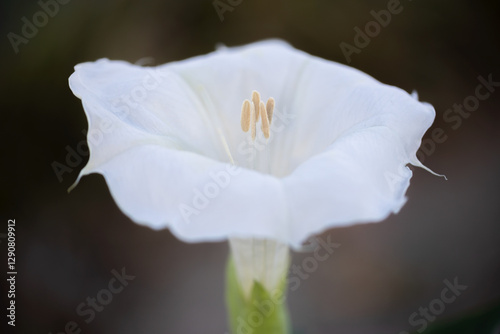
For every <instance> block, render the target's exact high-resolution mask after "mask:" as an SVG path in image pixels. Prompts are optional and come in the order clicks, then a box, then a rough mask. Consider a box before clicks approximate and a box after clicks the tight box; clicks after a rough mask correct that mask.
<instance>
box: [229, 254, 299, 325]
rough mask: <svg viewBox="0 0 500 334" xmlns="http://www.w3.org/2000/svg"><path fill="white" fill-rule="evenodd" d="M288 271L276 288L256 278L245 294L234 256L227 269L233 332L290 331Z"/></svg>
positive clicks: (230, 317) (230, 322)
mask: <svg viewBox="0 0 500 334" xmlns="http://www.w3.org/2000/svg"><path fill="white" fill-rule="evenodd" d="M286 286H287V284H286V273H285V275H284V277H283V280H282V283H281V284H280V286H279V287H278V288H277V289H275V290H274V291H267V290H266V289H265V287H264V286H263V285H262V284H261V283H260V282H257V281H255V282H254V285H253V287H252V291H251V293H250V296H248V297H245V296H244V294H243V291H242V289H241V286H240V283H239V281H238V275H237V273H236V269H235V266H234V263H233V260H232V258H230V259H229V261H228V264H227V270H226V304H227V309H228V312H229V325H230V328H231V332H232V334H289V333H290V321H289V316H288V309H287V307H286V303H285V294H286Z"/></svg>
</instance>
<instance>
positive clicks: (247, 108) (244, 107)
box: [241, 100, 251, 132]
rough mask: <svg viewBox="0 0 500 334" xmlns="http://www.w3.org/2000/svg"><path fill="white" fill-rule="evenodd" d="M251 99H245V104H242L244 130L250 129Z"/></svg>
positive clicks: (242, 127)
mask: <svg viewBox="0 0 500 334" xmlns="http://www.w3.org/2000/svg"><path fill="white" fill-rule="evenodd" d="M250 109H251V105H250V101H248V100H245V101H243V105H242V106H241V129H242V130H243V132H248V130H249V129H250Z"/></svg>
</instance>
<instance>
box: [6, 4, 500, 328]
mask: <svg viewBox="0 0 500 334" xmlns="http://www.w3.org/2000/svg"><path fill="white" fill-rule="evenodd" d="M47 4H52V5H51V6H49V5H47ZM54 4H56V6H54ZM0 6H1V7H0V13H1V14H0V15H1V20H0V29H1V34H2V36H3V37H2V43H1V56H0V57H1V62H0V66H1V89H0V106H1V122H0V127H1V135H2V138H1V140H2V152H3V154H2V164H1V175H2V187H1V188H2V193H1V196H2V197H1V201H0V206H1V218H2V220H1V225H0V233H6V231H7V220H8V219H15V220H16V225H17V229H16V239H17V251H16V256H17V271H18V276H17V282H16V283H17V285H16V303H17V318H16V327H15V331H13V328H11V327H10V326H9V327H8V328H7V326H6V318H5V316H4V315H3V316H2V323H1V326H2V328H5V330H2V333H3V332H7V333H10V332H17V333H53V334H56V333H72V332H74V333H79V332H78V331H77V330H76V329H73V328H72V326H78V327H75V328H77V329H80V330H81V333H95V334H99V333H123V334H128V333H215V334H219V333H220V334H224V333H226V332H227V326H226V311H225V306H224V268H225V262H226V259H227V255H228V248H227V244H226V243H206V244H186V243H183V242H180V241H179V240H177V239H176V238H175V237H173V236H172V235H171V233H170V232H169V231H167V230H164V231H159V232H158V231H152V230H150V229H147V228H144V227H140V226H138V225H136V224H134V223H133V222H131V221H130V219H128V218H127V217H126V216H125V215H124V214H122V213H121V212H120V210H119V209H118V208H117V206H116V205H115V203H114V201H113V199H112V198H111V196H110V194H109V191H108V189H107V186H106V184H105V182H104V180H103V178H102V177H101V176H99V175H91V176H87V177H85V178H83V179H82V181H81V182H80V184H79V186H78V187H77V188H76V189H75V190H74V191H72V192H71V193H70V194H68V193H67V191H66V190H67V188H68V187H69V186H70V185H71V184H72V183H73V182H74V181H75V179H76V177H77V175H78V172H79V171H80V169H81V168H82V167H83V166H84V165H85V162H86V160H87V158H88V157H87V156H86V154H80V157H81V161H79V160H78V159H76V160H75V161H74V163H73V164H72V166H68V165H67V163H66V162H65V161H66V155H67V154H68V150H71V149H73V150H77V149H79V150H80V152H85V145H84V143H85V138H86V137H85V131H86V129H87V122H86V119H85V115H84V113H83V109H82V107H81V104H80V100H79V99H77V98H76V97H74V96H73V94H72V93H71V91H70V90H69V88H68V84H67V79H68V77H69V75H70V74H71V73H72V72H73V66H74V65H75V64H77V63H80V62H85V61H93V60H96V59H98V58H102V57H108V58H111V59H123V60H127V61H130V62H136V61H138V60H141V59H142V60H143V61H144V58H145V57H149V58H148V59H147V60H146V61H147V62H148V65H154V64H163V63H165V62H169V61H174V60H181V59H185V58H187V57H191V56H195V55H199V54H204V53H208V52H210V51H212V50H213V49H214V47H215V45H216V44H217V43H224V44H226V45H229V46H232V45H240V44H246V43H249V42H252V41H256V40H261V39H265V38H271V37H277V38H282V39H285V40H287V41H288V42H290V43H291V44H292V45H294V46H295V47H297V48H299V49H301V50H304V51H306V52H308V53H311V54H313V55H317V56H320V57H323V58H326V59H329V60H333V61H337V62H340V63H345V64H347V63H348V61H349V60H350V63H349V65H350V66H353V67H355V68H358V69H360V70H362V71H365V72H366V73H368V74H370V75H372V76H373V77H375V78H376V79H378V80H380V81H382V82H384V83H388V84H391V85H395V86H399V87H401V88H403V89H405V90H407V91H409V92H411V91H413V90H417V91H418V93H419V96H420V99H421V100H423V101H428V102H430V103H432V104H433V105H434V107H435V108H436V112H437V115H436V121H435V124H434V125H433V127H432V129H438V130H437V132H438V133H440V135H439V136H438V137H439V140H435V139H433V137H432V131H433V130H432V129H431V130H430V131H429V132H428V133H427V135H426V141H425V145H424V146H423V148H422V150H421V151H420V154H419V156H420V158H421V160H423V161H424V162H425V164H426V165H427V166H428V167H430V168H431V169H433V170H435V171H436V172H439V173H443V174H446V176H447V177H448V181H445V180H444V179H443V178H439V177H436V176H433V175H431V174H429V173H427V172H425V171H423V170H420V169H414V177H413V178H412V185H411V187H410V189H409V192H408V194H407V195H408V197H409V201H408V203H407V204H406V206H405V207H404V208H403V209H402V211H401V212H400V213H399V214H398V215H395V216H391V217H390V218H389V219H387V220H386V221H384V222H382V223H379V224H371V225H358V226H354V227H349V228H342V229H334V230H331V231H327V232H326V233H324V234H323V235H322V236H321V238H323V239H324V240H326V239H327V238H330V239H331V240H332V241H333V242H335V243H339V244H341V246H340V247H339V248H338V249H336V250H335V252H334V253H333V254H332V255H331V256H330V257H329V258H328V259H327V260H326V261H323V262H321V263H319V264H318V268H317V269H316V270H314V271H313V272H311V273H310V274H309V275H308V277H307V278H306V279H303V280H302V281H301V284H300V286H299V287H298V288H297V289H295V290H294V291H290V292H289V294H288V304H289V308H290V312H291V316H292V320H293V327H294V333H297V334H298V333H301V334H302V333H304V334H306V333H307V334H316V333H318V334H322V333H342V334H344V333H345V334H365V333H370V334H392V333H394V334H400V333H401V334H402V333H414V332H417V331H419V332H423V333H428V334H432V333H471V334H472V333H474V334H477V333H479V334H481V333H488V334H490V333H495V334H498V333H500V288H499V284H500V233H499V232H500V226H499V222H500V221H499V218H500V205H499V200H500V173H499V172H500V155H499V153H500V149H499V148H500V147H499V144H500V136H499V135H498V133H499V131H498V128H499V126H500V116H499V114H500V110H499V106H500V87H494V86H491V87H490V89H491V90H490V92H491V94H490V95H489V96H488V98H486V99H484V100H481V101H479V104H478V105H472V107H471V106H470V105H469V109H473V111H471V112H470V113H469V112H467V113H466V114H465V113H464V115H465V116H457V115H460V114H454V117H455V120H454V121H453V122H451V121H450V120H448V121H446V119H445V115H446V114H445V112H446V110H447V109H449V108H452V107H453V105H454V104H457V105H460V104H463V103H464V101H467V102H466V103H471V101H472V102H473V101H474V99H473V98H470V96H474V95H475V90H476V87H477V86H478V84H480V81H479V79H478V77H479V76H482V77H483V78H485V79H486V80H488V76H491V78H490V79H491V80H493V81H495V82H500V66H499V54H500V39H499V32H500V20H499V19H498V18H499V17H500V16H499V15H500V3H499V2H498V1H486V0H483V1H473V0H443V1H431V0H419V1H410V0H401V4H400V8H402V9H401V10H400V12H399V13H398V14H393V15H392V18H391V22H390V23H389V24H387V25H386V27H381V29H380V31H379V32H378V33H377V34H375V33H373V32H372V35H375V36H374V37H372V38H370V42H369V44H368V45H366V46H364V47H362V48H358V51H359V52H355V53H352V54H351V55H350V56H349V57H346V56H345V52H343V51H342V49H341V47H340V45H341V43H342V42H344V43H347V44H350V45H351V46H355V41H354V39H355V35H356V32H355V30H354V28H355V27H358V28H359V29H362V30H364V29H365V25H366V24H367V23H369V22H370V21H374V16H373V15H372V14H371V13H370V12H371V11H375V12H378V11H380V10H385V9H387V8H388V1H387V0H371V1H368V0H365V1H362V0H338V1H331V0H307V1H305V0H302V1H300V0H289V1H285V0H283V1H269V0H241V1H237V0H232V1H228V0H220V1H215V2H214V1H211V0H209V1H201V0H198V1H196V0H183V1H173V0H168V1H165V0H162V1H160V0H145V1H131V0H106V1H104V0H85V1H83V0H64V1H63V0H59V2H55V1H53V0H41V2H37V1H21V0H17V1H14V0H2V2H1V5H0ZM216 7H217V8H219V9H216ZM44 8H45V9H44ZM40 12H41V13H42V14H40ZM44 12H45V13H46V14H43V13H44ZM26 22H28V23H37V25H38V27H37V26H34V28H35V29H31V30H30V28H29V27H28V25H29V24H27V23H26ZM25 26H26V27H25ZM344 45H345V44H344ZM348 58H350V59H348ZM481 92H483V93H484V92H486V90H483V91H481ZM457 117H458V120H457ZM458 123H460V124H458ZM439 129H441V130H439ZM54 162H57V163H61V164H62V165H66V166H67V167H68V169H67V170H66V172H65V173H63V174H62V175H60V177H59V178H58V176H57V175H56V173H55V172H54V167H53V166H54ZM0 241H1V244H0V249H1V250H2V252H1V254H2V259H1V261H2V265H1V266H0V267H1V268H6V265H4V264H6V261H7V260H6V249H7V245H6V239H5V235H4V234H0ZM310 256H311V254H308V253H304V254H294V255H293V263H294V264H296V265H299V266H300V265H302V264H303V263H305V262H304V261H307V260H306V259H307V258H308V257H310ZM122 268H125V272H126V274H127V275H131V276H135V278H134V279H133V280H131V281H129V282H128V285H127V286H126V287H125V288H124V289H123V290H122V291H121V292H120V293H118V294H115V295H113V296H112V300H111V301H110V302H109V304H107V305H105V306H104V308H103V309H102V310H101V311H100V312H96V313H95V316H94V317H93V319H92V320H91V321H89V322H88V323H87V322H86V321H85V320H88V319H89V317H90V315H88V314H87V315H86V316H85V317H82V316H80V315H79V314H77V307H78V306H79V305H80V304H81V303H85V302H86V300H87V298H88V297H91V298H92V297H96V296H97V295H98V293H99V292H100V291H102V289H106V288H107V287H108V283H109V281H110V279H111V278H112V277H114V274H113V270H115V271H118V272H121V271H122ZM6 271H7V270H6V269H4V270H2V274H1V275H2V276H1V277H3V278H2V285H1V286H2V307H1V308H2V310H4V311H2V312H5V307H6V306H5V305H7V304H6V303H7V298H6V295H7V284H6V283H5V282H6V280H5V275H6ZM445 280H448V282H450V283H451V284H453V283H454V281H458V283H459V284H460V285H462V286H466V288H465V290H463V291H461V292H460V295H459V296H457V297H456V299H455V300H454V301H453V302H451V303H449V304H443V305H444V309H441V308H440V303H439V302H436V299H437V300H439V299H441V293H442V291H443V289H444V288H445V287H446V283H444V281H445ZM102 296H104V295H103V293H101V297H102ZM102 298H105V297H102ZM420 307H426V308H429V307H431V309H432V308H433V309H434V311H435V313H428V317H427V318H426V317H425V316H423V315H421V314H420V313H419V312H420V311H419V309H420ZM414 312H417V316H415V315H414ZM412 315H413V316H414V318H413V322H411V319H410V318H411V317H412ZM72 321H74V323H75V324H76V325H73V324H72V323H71V322H72ZM68 324H70V325H68ZM424 325H425V326H424ZM68 326H69V327H68ZM424 327H425V330H424ZM65 328H66V329H65ZM68 328H69V329H68Z"/></svg>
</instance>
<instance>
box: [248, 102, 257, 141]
mask: <svg viewBox="0 0 500 334" xmlns="http://www.w3.org/2000/svg"><path fill="white" fill-rule="evenodd" d="M256 123H257V119H256V112H255V107H254V105H253V103H252V105H251V108H250V131H251V134H252V140H255V134H256V128H255V124H256Z"/></svg>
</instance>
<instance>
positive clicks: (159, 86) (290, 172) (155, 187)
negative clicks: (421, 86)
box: [69, 41, 435, 286]
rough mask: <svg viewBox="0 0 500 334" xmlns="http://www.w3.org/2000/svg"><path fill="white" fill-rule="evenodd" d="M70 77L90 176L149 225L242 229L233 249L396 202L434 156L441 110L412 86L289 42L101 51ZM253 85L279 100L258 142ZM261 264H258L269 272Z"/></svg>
mask: <svg viewBox="0 0 500 334" xmlns="http://www.w3.org/2000/svg"><path fill="white" fill-rule="evenodd" d="M69 82H70V86H71V89H72V90H73V92H74V94H75V95H76V96H78V97H79V98H81V99H82V102H83V106H84V109H85V112H86V114H87V118H88V121H89V134H88V141H89V147H90V152H91V154H90V160H89V162H88V164H87V166H86V167H85V168H84V169H83V170H82V171H81V174H80V177H81V176H82V175H86V174H90V173H100V174H102V175H103V176H104V177H105V179H106V182H107V184H108V186H109V189H110V191H111V194H112V196H113V198H114V199H115V201H116V203H117V204H118V206H119V207H120V208H121V209H122V210H123V211H124V212H125V213H126V214H127V215H128V216H129V217H130V218H131V219H132V220H134V221H135V222H137V223H139V224H144V225H147V226H149V227H152V228H155V229H160V228H165V227H168V228H170V230H171V231H172V232H173V233H174V234H175V235H176V236H177V237H178V238H180V239H182V240H184V241H190V242H196V241H215V240H223V239H228V238H231V239H232V240H233V242H232V246H233V250H235V249H249V248H248V246H249V245H250V244H251V242H252V240H270V241H271V242H274V244H273V247H276V248H277V249H283V248H282V247H281V246H282V245H285V246H288V245H289V246H291V247H300V245H301V243H302V242H303V241H304V240H306V239H307V238H308V237H309V236H311V235H312V234H315V233H319V232H321V231H324V230H325V229H328V228H332V227H337V226H346V225H350V224H354V223H362V222H377V221H381V220H383V219H384V218H386V217H387V216H388V215H389V214H390V213H395V212H398V210H400V208H401V207H402V206H403V204H404V203H405V201H406V198H405V192H406V190H407V188H408V186H409V180H410V178H411V176H412V172H411V170H410V169H409V168H407V167H406V165H407V164H409V163H411V164H413V165H415V166H420V167H423V166H422V165H421V164H420V162H419V161H418V160H417V158H416V151H417V149H418V148H419V146H420V142H421V139H422V136H423V134H424V133H425V131H426V130H427V129H428V128H429V127H430V125H431V124H432V122H433V120H434V116H435V112H434V109H433V108H432V106H430V105H429V104H425V103H420V102H418V101H417V99H415V98H413V97H412V96H410V95H409V94H407V93H406V92H405V91H403V90H401V89H398V88H396V87H392V86H388V85H384V84H382V83H380V82H378V81H376V80H375V79H373V78H372V77H370V76H368V75H366V74H364V73H362V72H360V71H357V70H355V69H352V68H350V67H347V66H344V65H341V64H337V63H334V62H330V61H326V60H323V59H320V58H317V57H313V56H311V55H309V54H306V53H304V52H301V51H298V50H296V49H294V48H292V47H291V46H289V45H288V44H286V43H284V42H280V41H264V42H259V43H254V44H250V45H247V46H243V47H237V48H221V49H219V50H217V51H215V52H213V53H210V54H208V55H204V56H199V57H195V58H191V59H187V60H184V61H179V62H172V63H168V64H166V65H163V66H159V67H155V68H147V67H140V66H135V65H132V64H130V63H127V62H123V61H110V60H107V59H101V60H98V61H96V62H92V63H83V64H79V65H77V66H76V67H75V72H74V73H73V74H72V75H71V77H70V80H69ZM253 91H256V92H259V93H260V96H261V99H262V101H264V102H266V101H268V99H269V98H274V103H275V106H274V113H273V116H272V120H271V122H270V125H269V129H267V128H266V125H265V124H262V121H263V118H262V117H261V118H260V121H259V120H257V124H256V129H255V136H256V138H255V140H253V139H252V129H250V130H249V131H248V132H244V131H243V130H242V128H241V125H240V124H241V123H245V122H250V123H251V120H250V119H249V118H248V117H249V116H244V119H243V121H242V120H241V116H242V115H241V110H242V103H243V101H244V100H245V99H248V100H251V97H252V92H253ZM254 94H255V93H254ZM254 97H255V96H254ZM248 103H250V102H248ZM270 103H271V104H272V102H270ZM257 107H260V104H259V103H250V104H249V105H248V104H246V107H245V108H250V109H248V113H250V111H251V110H253V112H254V114H255V113H256V110H257V109H259V108H257ZM245 108H244V109H245ZM268 109H271V106H269V108H268ZM261 116H262V115H261ZM245 117H246V118H245ZM264 121H265V120H264ZM264 123H265V122H264ZM243 126H244V127H245V126H246V125H245V124H243ZM250 127H251V125H250ZM266 137H269V139H267V138H266ZM235 166H238V167H235ZM242 240H246V242H247V244H246V245H245V241H243V242H242ZM253 248H254V252H255V254H257V253H259V254H262V253H265V252H263V251H260V250H255V247H253ZM257 249H259V247H257ZM278 253H279V254H281V255H279V257H280V260H279V261H278V262H280V263H283V261H288V257H287V255H283V252H281V251H280V252H278ZM255 254H254V255H255ZM273 254H274V253H273ZM255 256H256V255H255ZM235 257H237V256H235ZM242 257H245V256H242ZM250 258H251V257H250ZM242 261H243V260H242ZM237 262H238V261H237ZM262 263H266V265H265V266H270V267H272V266H273V264H272V262H266V261H264V260H263V261H261V264H262ZM259 266H260V265H257V266H256V267H255V268H253V272H254V274H253V275H254V276H255V277H257V279H258V280H260V281H265V280H266V279H265V278H263V276H262V275H264V274H256V272H263V271H265V270H261V269H258V268H257V267H259ZM236 267H238V264H237V265H236ZM278 267H279V266H278ZM240 268H243V267H242V266H240ZM281 269H282V268H281ZM281 269H280V270H281ZM285 269H286V267H285ZM238 270H239V274H240V275H242V276H245V275H244V274H242V272H243V271H244V269H238ZM248 275H251V274H247V275H246V276H248ZM255 277H254V278H255ZM270 280H271V279H270ZM249 284H251V283H249ZM272 284H275V283H272ZM272 284H271V283H270V284H269V285H270V286H271V285H272Z"/></svg>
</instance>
